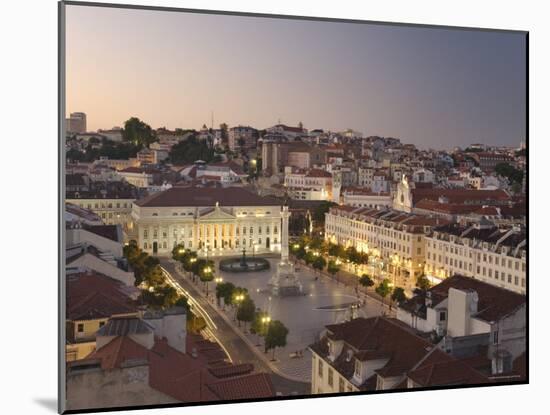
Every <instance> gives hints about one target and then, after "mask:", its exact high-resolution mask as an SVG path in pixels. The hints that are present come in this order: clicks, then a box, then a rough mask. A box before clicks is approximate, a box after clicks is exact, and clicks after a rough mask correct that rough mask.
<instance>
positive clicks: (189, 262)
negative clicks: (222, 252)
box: [172, 244, 215, 296]
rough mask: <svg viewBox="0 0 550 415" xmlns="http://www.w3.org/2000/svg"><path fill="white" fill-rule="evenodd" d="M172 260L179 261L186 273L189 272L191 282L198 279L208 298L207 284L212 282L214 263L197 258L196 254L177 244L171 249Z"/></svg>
mask: <svg viewBox="0 0 550 415" xmlns="http://www.w3.org/2000/svg"><path fill="white" fill-rule="evenodd" d="M172 259H174V260H175V261H179V262H180V263H181V265H182V267H183V269H184V270H185V271H186V272H190V273H191V276H192V279H193V282H195V279H196V278H197V277H198V278H199V279H200V280H201V282H203V283H204V285H205V288H206V295H207V296H208V283H209V282H211V281H213V280H214V271H215V265H214V261H211V260H207V259H204V258H199V257H198V255H197V253H196V252H194V251H191V250H189V249H185V248H184V247H183V245H181V244H178V245H176V246H175V247H174V249H172Z"/></svg>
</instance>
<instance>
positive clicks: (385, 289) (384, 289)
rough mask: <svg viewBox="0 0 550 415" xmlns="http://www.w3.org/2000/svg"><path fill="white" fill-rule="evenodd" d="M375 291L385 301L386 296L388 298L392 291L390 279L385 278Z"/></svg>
mask: <svg viewBox="0 0 550 415" xmlns="http://www.w3.org/2000/svg"><path fill="white" fill-rule="evenodd" d="M375 292H376V294H378V295H379V296H380V297H382V302H384V298H386V297H387V296H388V294H389V293H390V292H391V286H390V280H388V279H387V278H384V280H383V281H382V282H381V283H380V284H379V285H378V286H377V287H376V289H375Z"/></svg>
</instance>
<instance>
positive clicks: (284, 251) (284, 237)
mask: <svg viewBox="0 0 550 415" xmlns="http://www.w3.org/2000/svg"><path fill="white" fill-rule="evenodd" d="M289 217H290V212H289V211H288V206H286V205H285V206H283V210H282V211H281V218H282V219H283V220H282V224H281V262H282V263H287V262H288V218H289Z"/></svg>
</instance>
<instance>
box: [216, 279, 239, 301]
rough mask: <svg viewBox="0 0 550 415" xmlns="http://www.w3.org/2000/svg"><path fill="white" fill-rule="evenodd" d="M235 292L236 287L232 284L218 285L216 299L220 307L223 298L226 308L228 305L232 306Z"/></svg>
mask: <svg viewBox="0 0 550 415" xmlns="http://www.w3.org/2000/svg"><path fill="white" fill-rule="evenodd" d="M234 291H235V285H234V284H233V283H231V282H221V283H219V284H218V285H216V299H217V300H218V305H219V304H220V299H221V298H223V303H224V306H225V305H226V304H231V299H232V298H233V292H234Z"/></svg>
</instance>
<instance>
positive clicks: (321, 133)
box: [59, 1, 529, 412]
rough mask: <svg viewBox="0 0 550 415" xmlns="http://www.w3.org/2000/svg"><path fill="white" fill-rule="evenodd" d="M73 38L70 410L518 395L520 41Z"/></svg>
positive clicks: (343, 25) (198, 18)
mask: <svg viewBox="0 0 550 415" xmlns="http://www.w3.org/2000/svg"><path fill="white" fill-rule="evenodd" d="M59 19H60V20H59V25H60V31H59V34H60V38H59V42H60V52H59V58H60V60H59V77H60V97H59V99H60V111H59V112H60V113H59V117H60V120H59V125H60V137H59V143H60V144H59V145H60V165H59V170H60V186H61V189H62V190H61V194H60V200H59V203H60V211H59V214H60V252H59V255H60V281H59V293H60V316H59V317H60V321H59V324H60V345H59V360H60V368H59V381H60V383H59V396H60V398H59V401H60V411H61V412H79V411H88V412H89V411H101V410H112V409H132V408H136V409H137V408H155V407H156V408H163V407H170V406H183V405H201V404H211V403H217V404H223V403H229V402H247V401H259V400H270V401H272V402H271V404H273V405H277V404H278V403H277V402H278V401H280V400H285V399H297V398H308V399H310V398H319V397H323V396H335V395H350V394H362V395H365V396H364V399H366V400H368V399H369V396H367V395H369V394H371V393H380V392H384V391H402V392H411V391H417V390H421V389H431V390H437V389H442V388H457V387H471V386H479V387H482V386H483V387H485V386H498V385H508V384H522V383H527V382H528V374H527V358H528V356H527V335H528V327H527V318H526V316H527V311H528V309H527V295H528V286H529V284H528V277H527V187H528V180H527V170H528V169H527V160H528V158H527V151H528V125H527V117H528V107H527V99H526V98H527V82H528V80H527V57H528V33H527V32H520V31H506V30H489V29H477V28H453V27H443V26H440V27H438V26H427V25H410V24H397V23H379V22H367V21H358V20H339V19H331V18H313V17H296V16H275V15H273V16H272V15H257V14H246V13H233V12H231V13H229V12H222V11H220V12H213V11H208V10H184V9H172V8H160V7H158V8H157V7H144V6H138V5H136V6H128V5H123V6H121V5H110V4H103V5H100V4H96V3H90V4H87V3H84V2H71V1H67V2H61V3H59ZM431 393H437V392H436V391H433V392H431Z"/></svg>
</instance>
